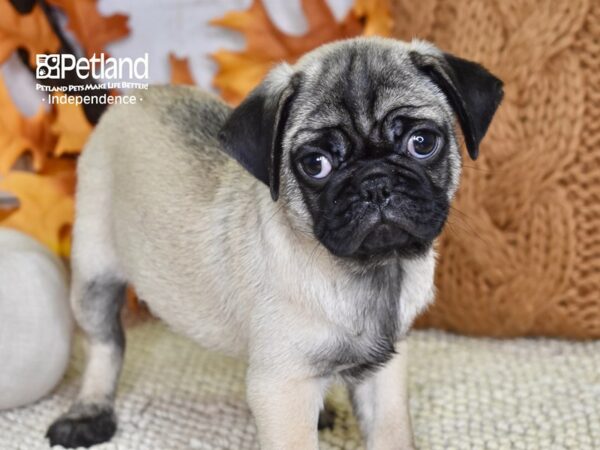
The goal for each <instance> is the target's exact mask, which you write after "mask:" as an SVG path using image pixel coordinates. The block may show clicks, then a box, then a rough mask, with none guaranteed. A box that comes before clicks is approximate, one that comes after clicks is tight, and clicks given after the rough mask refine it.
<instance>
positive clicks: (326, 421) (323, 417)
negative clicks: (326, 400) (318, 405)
mask: <svg viewBox="0 0 600 450" xmlns="http://www.w3.org/2000/svg"><path fill="white" fill-rule="evenodd" d="M334 423H335V410H334V409H333V408H332V407H330V406H327V405H325V407H324V408H323V409H322V410H321V411H320V412H319V424H318V425H317V427H318V429H319V430H324V429H325V428H328V429H330V430H332V429H333V425H334Z"/></svg>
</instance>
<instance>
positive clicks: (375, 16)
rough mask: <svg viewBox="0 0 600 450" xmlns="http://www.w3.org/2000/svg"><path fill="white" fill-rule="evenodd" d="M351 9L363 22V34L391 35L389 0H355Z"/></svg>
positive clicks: (391, 17)
mask: <svg viewBox="0 0 600 450" xmlns="http://www.w3.org/2000/svg"><path fill="white" fill-rule="evenodd" d="M352 11H353V12H354V14H356V16H357V17H358V18H359V19H360V20H361V21H362V22H364V30H363V32H362V34H363V35H364V36H386V37H389V36H391V35H392V31H393V29H394V18H393V15H392V5H391V3H390V0H356V3H355V4H354V7H353V8H352Z"/></svg>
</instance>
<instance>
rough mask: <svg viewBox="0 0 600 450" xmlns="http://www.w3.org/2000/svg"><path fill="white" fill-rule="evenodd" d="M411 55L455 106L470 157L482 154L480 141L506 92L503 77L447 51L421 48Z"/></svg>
mask: <svg viewBox="0 0 600 450" xmlns="http://www.w3.org/2000/svg"><path fill="white" fill-rule="evenodd" d="M410 56H411V59H412V61H413V64H415V65H416V66H417V67H418V68H419V69H420V70H421V71H422V72H423V73H424V74H425V75H427V76H428V77H429V78H431V80H432V81H433V82H434V83H435V84H436V85H437V86H438V87H439V88H440V89H441V90H442V92H443V93H444V94H445V95H446V97H447V99H448V101H449V102H450V106H452V108H453V109H454V111H455V113H456V115H457V117H458V121H459V123H460V126H461V128H462V131H463V135H464V137H465V143H466V145H467V150H468V151H469V156H470V157H471V159H477V156H478V155H479V143H480V142H481V140H482V139H483V136H484V135H485V133H486V132H487V129H488V127H489V125H490V122H491V121H492V117H494V113H495V112H496V109H498V106H499V105H500V102H501V101H502V96H503V95H504V92H503V90H502V81H501V80H499V79H498V78H496V77H495V76H494V75H492V74H491V73H490V72H488V71H487V69H485V68H484V67H483V66H481V65H480V64H477V63H474V62H471V61H467V60H465V59H462V58H458V57H456V56H453V55H450V54H448V53H444V54H443V56H433V55H427V54H422V53H418V52H412V53H411V55H410Z"/></svg>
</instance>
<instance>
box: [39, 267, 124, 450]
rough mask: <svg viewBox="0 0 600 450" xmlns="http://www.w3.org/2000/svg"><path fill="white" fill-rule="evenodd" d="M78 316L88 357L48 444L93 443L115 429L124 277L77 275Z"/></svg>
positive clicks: (75, 298) (74, 289)
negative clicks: (80, 380) (80, 381)
mask: <svg viewBox="0 0 600 450" xmlns="http://www.w3.org/2000/svg"><path fill="white" fill-rule="evenodd" d="M72 296H73V299H72V302H73V307H74V310H75V316H76V319H77V322H78V323H79V325H80V327H81V328H82V329H83V331H84V332H85V334H86V336H87V339H88V343H89V354H88V363H87V367H86V369H85V373H84V377H83V384H82V387H81V391H80V393H79V395H78V397H77V400H76V401H75V402H74V403H73V405H72V406H71V408H70V409H69V411H68V412H67V413H66V414H64V415H63V416H61V417H59V418H58V419H57V420H56V421H55V422H54V423H53V424H52V425H51V426H50V428H49V429H48V432H47V434H46V437H47V438H48V439H49V441H50V445H62V446H63V447H67V448H75V447H80V446H83V447H89V446H91V445H94V444H98V443H101V442H105V441H108V440H109V439H111V438H112V436H113V435H114V434H115V432H116V429H117V422H116V417H115V414H114V410H113V401H114V396H115V390H116V386H117V380H118V377H119V373H120V371H121V366H122V362H123V354H124V350H125V336H124V333H123V328H122V325H121V320H120V310H121V306H122V304H123V301H124V296H125V283H124V282H122V281H120V280H117V279H115V278H113V277H111V276H106V275H105V276H102V277H99V278H96V279H94V280H90V281H87V280H82V279H80V278H78V277H75V278H74V280H73V287H72Z"/></svg>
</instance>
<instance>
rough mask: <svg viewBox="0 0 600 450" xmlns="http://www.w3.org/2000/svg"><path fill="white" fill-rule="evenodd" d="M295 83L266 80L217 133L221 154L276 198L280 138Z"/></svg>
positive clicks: (277, 192)
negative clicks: (231, 160) (258, 181)
mask: <svg viewBox="0 0 600 450" xmlns="http://www.w3.org/2000/svg"><path fill="white" fill-rule="evenodd" d="M296 84H297V80H295V79H294V78H293V77H292V79H291V80H290V82H289V83H288V84H287V85H285V84H284V85H281V84H277V83H275V82H273V81H271V80H269V79H268V78H267V79H266V80H265V81H263V82H262V83H261V84H260V85H259V86H258V87H256V88H255V89H254V90H253V91H252V92H251V93H250V94H249V95H248V97H246V99H245V100H244V101H243V102H242V103H241V104H240V105H239V106H238V107H237V108H235V109H234V110H233V111H232V113H231V115H230V116H229V117H228V118H227V120H226V121H225V124H224V125H223V127H222V128H221V131H220V133H219V140H220V141H221V144H222V145H223V148H224V150H225V152H227V153H228V154H229V155H231V156H232V157H233V158H235V159H236V160H237V161H238V162H239V163H240V164H241V165H242V166H243V167H244V168H245V169H246V170H247V171H248V172H250V173H251V174H252V175H254V176H255V177H256V178H258V179H259V180H260V181H262V182H263V183H265V184H266V185H267V186H269V188H270V190H271V197H272V198H273V200H277V198H278V197H279V172H280V166H281V152H282V138H283V132H284V130H285V124H286V122H287V117H288V113H289V109H290V105H291V101H292V97H293V94H294V91H295V87H296Z"/></svg>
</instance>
